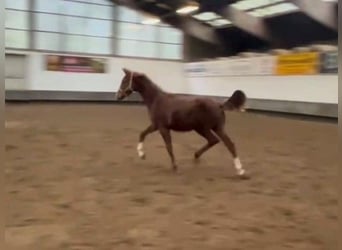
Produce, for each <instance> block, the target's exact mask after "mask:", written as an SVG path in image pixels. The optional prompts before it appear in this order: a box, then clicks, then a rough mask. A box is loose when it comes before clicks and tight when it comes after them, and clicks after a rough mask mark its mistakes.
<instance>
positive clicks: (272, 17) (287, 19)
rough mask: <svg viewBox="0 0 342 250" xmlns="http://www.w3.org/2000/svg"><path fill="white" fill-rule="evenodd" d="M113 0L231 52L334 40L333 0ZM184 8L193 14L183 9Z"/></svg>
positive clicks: (335, 13)
mask: <svg viewBox="0 0 342 250" xmlns="http://www.w3.org/2000/svg"><path fill="white" fill-rule="evenodd" d="M112 1H113V2H114V3H117V4H120V5H123V6H126V7H129V8H132V9H135V10H138V11H143V12H145V13H147V14H150V15H152V17H158V18H159V19H160V20H162V21H163V22H165V23H168V24H170V25H172V26H175V27H177V28H179V29H181V30H183V31H184V32H185V33H186V34H188V35H190V36H192V37H195V38H197V39H200V40H202V41H205V42H207V43H211V44H216V45H218V46H223V47H230V48H234V50H235V51H236V52H242V51H250V50H258V49H269V48H292V47H296V46H303V45H309V44H312V43H322V42H323V43H325V42H335V41H337V39H338V32H337V26H338V21H337V20H338V16H337V15H338V14H337V13H338V10H337V8H338V1H337V0H112ZM186 7H187V8H186ZM189 8H190V9H191V8H193V12H191V13H184V12H187V10H188V11H189ZM182 12H183V13H182ZM151 21H152V22H153V18H151Z"/></svg>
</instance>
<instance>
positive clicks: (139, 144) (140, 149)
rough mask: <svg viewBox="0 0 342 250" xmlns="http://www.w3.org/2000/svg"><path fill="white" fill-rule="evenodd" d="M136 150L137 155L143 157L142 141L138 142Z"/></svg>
mask: <svg viewBox="0 0 342 250" xmlns="http://www.w3.org/2000/svg"><path fill="white" fill-rule="evenodd" d="M137 151H138V155H139V157H140V158H143V157H144V156H145V152H144V144H143V143H142V142H139V143H138V146H137Z"/></svg>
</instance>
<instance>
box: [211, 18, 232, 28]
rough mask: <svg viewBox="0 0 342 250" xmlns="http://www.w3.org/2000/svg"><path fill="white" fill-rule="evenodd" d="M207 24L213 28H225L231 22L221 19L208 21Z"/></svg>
mask: <svg viewBox="0 0 342 250" xmlns="http://www.w3.org/2000/svg"><path fill="white" fill-rule="evenodd" d="M207 23H208V24H210V25H212V26H214V27H225V26H228V25H231V24H232V22H231V21H229V20H227V19H223V18H219V19H215V20H212V21H209V22H207Z"/></svg>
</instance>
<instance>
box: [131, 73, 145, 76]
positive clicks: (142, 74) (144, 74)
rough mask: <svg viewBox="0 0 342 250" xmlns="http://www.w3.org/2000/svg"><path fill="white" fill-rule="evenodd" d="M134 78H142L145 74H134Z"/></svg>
mask: <svg viewBox="0 0 342 250" xmlns="http://www.w3.org/2000/svg"><path fill="white" fill-rule="evenodd" d="M134 76H135V77H144V76H145V74H144V73H140V72H134Z"/></svg>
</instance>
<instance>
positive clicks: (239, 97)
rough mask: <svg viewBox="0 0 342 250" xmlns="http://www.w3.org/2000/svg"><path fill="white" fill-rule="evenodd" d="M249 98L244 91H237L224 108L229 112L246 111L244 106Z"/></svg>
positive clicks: (225, 103) (224, 104)
mask: <svg viewBox="0 0 342 250" xmlns="http://www.w3.org/2000/svg"><path fill="white" fill-rule="evenodd" d="M246 100H247V97H246V95H245V93H244V92H243V91H242V90H235V91H234V93H233V94H232V96H231V97H230V98H229V99H228V100H227V101H225V102H224V103H223V108H225V109H228V110H239V111H242V112H243V111H245V110H244V105H245V103H246Z"/></svg>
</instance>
